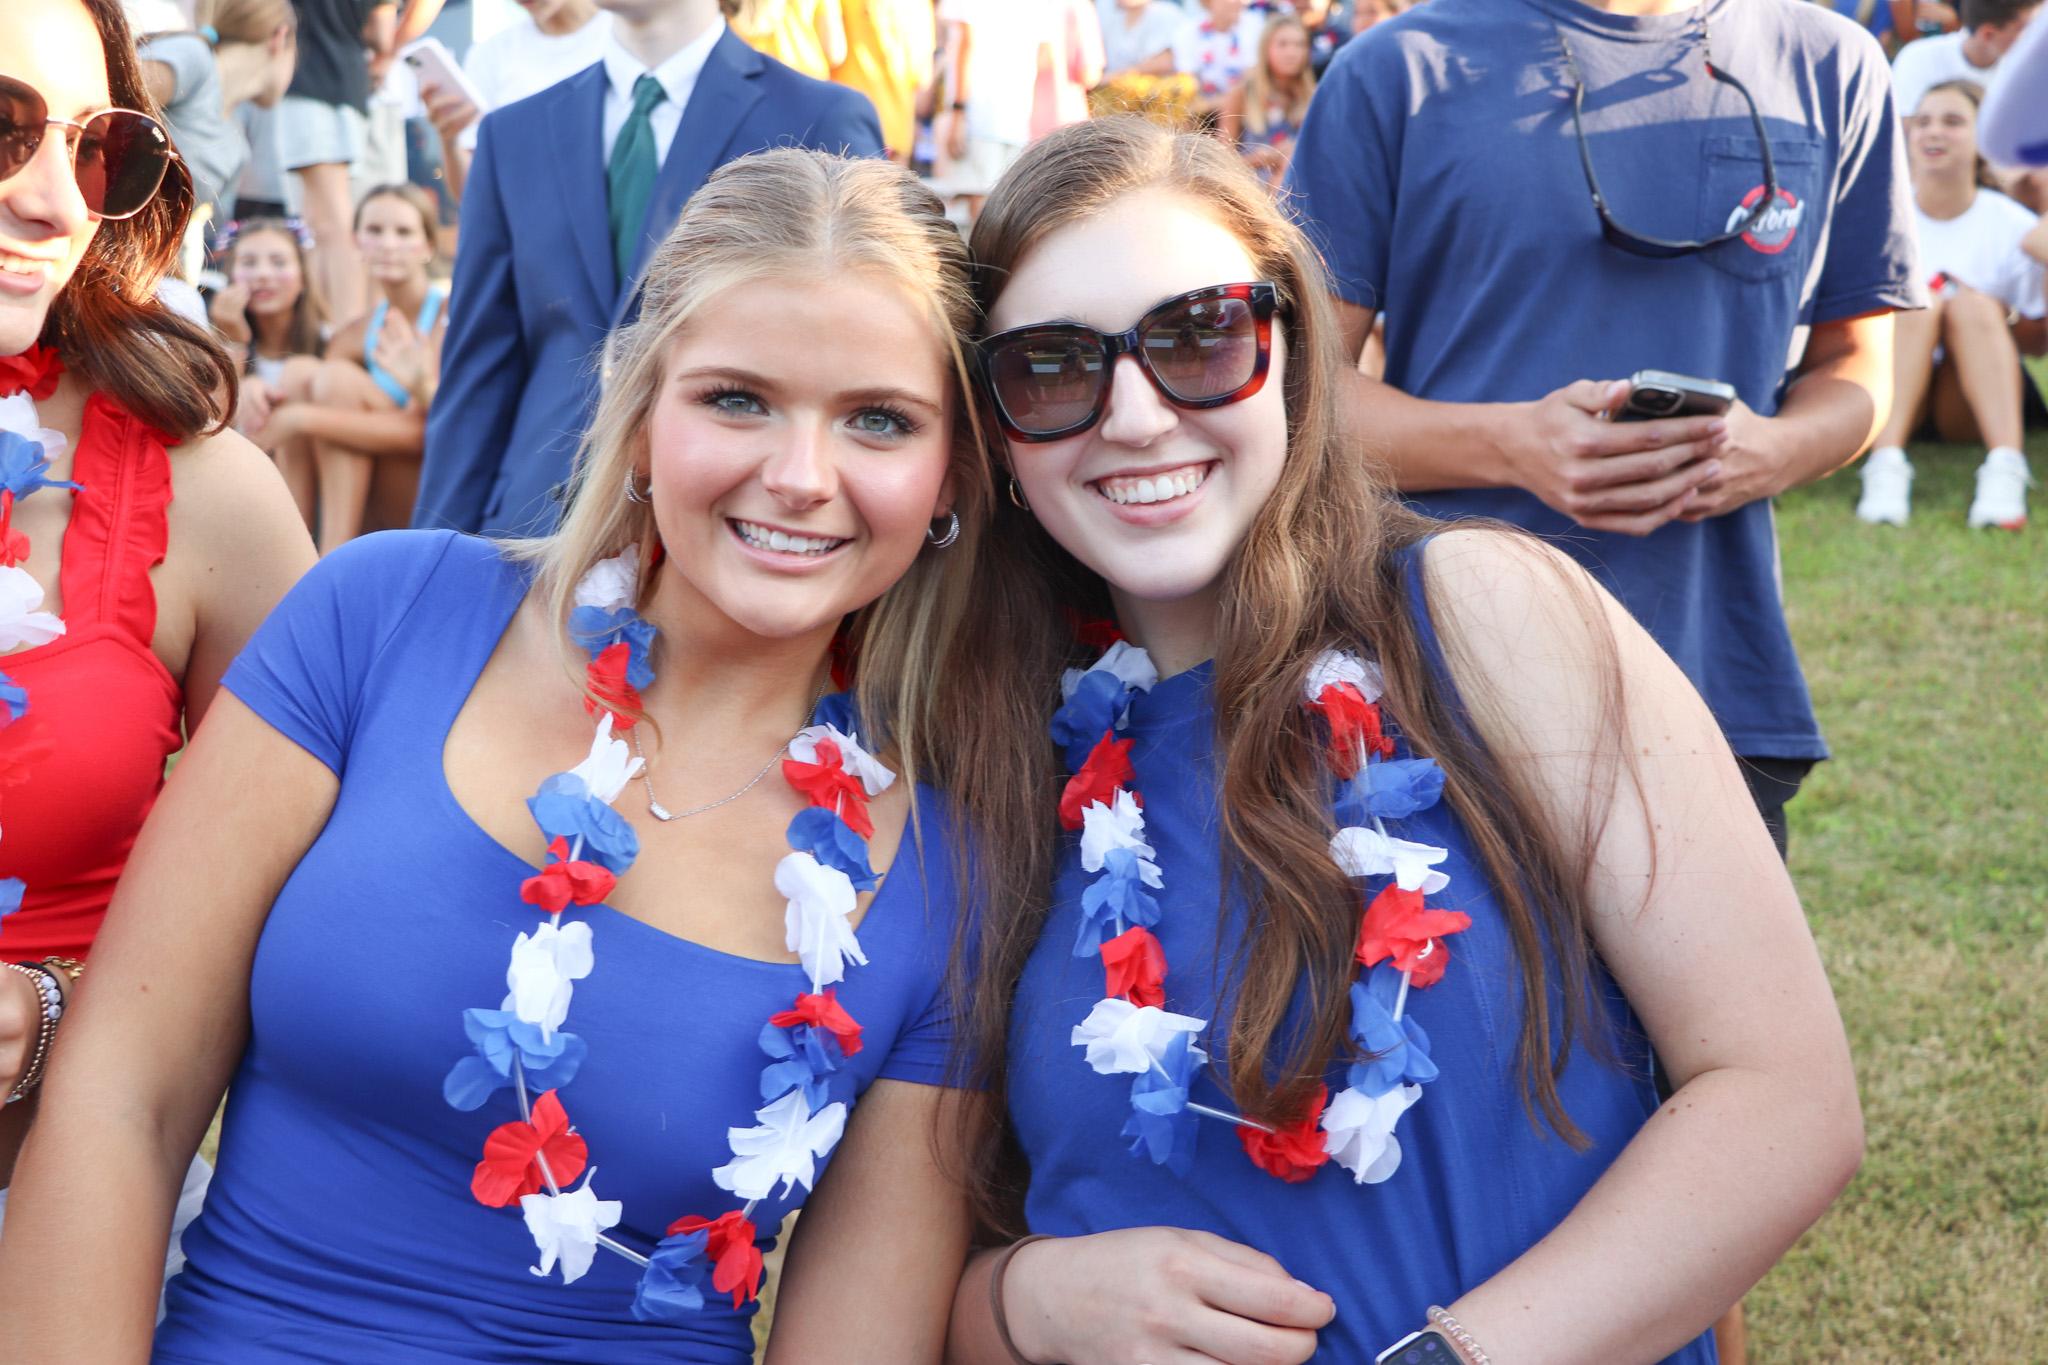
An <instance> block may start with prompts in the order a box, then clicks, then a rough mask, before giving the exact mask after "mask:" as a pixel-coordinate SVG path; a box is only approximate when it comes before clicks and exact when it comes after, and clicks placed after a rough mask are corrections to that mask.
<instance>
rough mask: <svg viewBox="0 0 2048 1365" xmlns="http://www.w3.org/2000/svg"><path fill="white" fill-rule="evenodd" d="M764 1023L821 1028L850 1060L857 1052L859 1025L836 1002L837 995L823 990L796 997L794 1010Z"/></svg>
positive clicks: (779, 1026)
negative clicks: (816, 993)
mask: <svg viewBox="0 0 2048 1365" xmlns="http://www.w3.org/2000/svg"><path fill="white" fill-rule="evenodd" d="M768 1022H769V1023H771V1024H773V1025H775V1027H777V1028H795V1027H796V1026H797V1025H798V1024H809V1025H810V1026H811V1027H812V1028H821V1029H824V1030H825V1031H826V1032H827V1033H830V1034H831V1035H832V1036H834V1037H835V1038H837V1039H838V1040H839V1051H840V1052H841V1053H842V1054H844V1055H845V1056H848V1057H851V1056H852V1055H853V1054H854V1053H856V1052H858V1051H860V1025H859V1024H857V1023H855V1022H854V1019H853V1016H852V1015H850V1014H848V1013H847V1012H846V1007H845V1006H844V1005H842V1004H840V1003H839V999H838V997H837V995H835V994H834V993H833V992H832V991H829V990H828V991H826V992H825V993H824V994H823V995H799V996H798V997H797V998H796V1007H795V1008H794V1009H786V1010H784V1011H782V1013H780V1014H771V1015H769V1016H768Z"/></svg>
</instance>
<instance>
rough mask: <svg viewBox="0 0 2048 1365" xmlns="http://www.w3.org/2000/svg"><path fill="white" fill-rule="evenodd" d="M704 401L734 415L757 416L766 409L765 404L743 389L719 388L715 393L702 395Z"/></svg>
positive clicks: (720, 410) (709, 405) (762, 413)
mask: <svg viewBox="0 0 2048 1365" xmlns="http://www.w3.org/2000/svg"><path fill="white" fill-rule="evenodd" d="M704 403H705V405H706V406H708V407H712V408H715V409H717V410H718V411H719V412H723V413H730V414H732V415H733V416H735V417H738V416H747V417H759V416H762V415H764V414H765V413H766V412H767V411H768V408H767V405H766V404H764V403H762V401H761V400H760V399H759V398H756V397H755V396H754V395H753V394H751V393H748V392H747V391H746V390H744V389H721V390H719V391H718V392H717V393H708V394H706V395H704Z"/></svg>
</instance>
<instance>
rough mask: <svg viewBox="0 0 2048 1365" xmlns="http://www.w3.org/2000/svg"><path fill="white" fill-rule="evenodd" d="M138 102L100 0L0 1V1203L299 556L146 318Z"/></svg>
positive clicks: (188, 365) (212, 348)
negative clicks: (130, 865) (168, 785)
mask: <svg viewBox="0 0 2048 1365" xmlns="http://www.w3.org/2000/svg"><path fill="white" fill-rule="evenodd" d="M149 107H150V101H149V98H148V96H147V94H146V93H145V92H144V90H143V86H142V77H141V74H140V72H139V71H138V69H137V66H136V61H135V56H134V43H133V40H132V38H131V37H130V35H129V32H128V27H127V22H126V20H125V19H124V18H123V17H122V12H121V8H120V6H119V4H117V3H116V2H115V0H83V3H81V0H18V3H14V4H10V5H8V6H6V7H5V8H4V9H0V484H4V488H0V830H4V831H5V835H4V838H0V915H4V916H5V918H4V920H0V959H4V961H5V962H6V963H8V964H15V965H8V966H0V1095H4V1096H5V1097H6V1098H7V1099H8V1101H9V1103H8V1105H7V1107H6V1108H5V1109H4V1110H0V1186H4V1185H5V1184H6V1183H7V1180H8V1177H9V1174H10V1173H11V1171H12V1168H13V1165H14V1156H15V1152H16V1150H17V1149H18V1147H19V1146H20V1143H21V1140H22V1135H23V1133H24V1132H25V1131H26V1129H27V1127H28V1124H29V1120H30V1118H31V1116H32V1114H33V1111H34V1109H35V1104H34V1096H35V1095H36V1093H37V1087H38V1081H39V1080H40V1078H41V1076H42V1075H43V1072H44V1069H45V1067H46V1066H47V1064H48V1061H49V1056H50V1047H51V1045H52V1043H53V1042H54V1040H55V1039H56V1037H57V1036H58V1035H59V1034H60V1033H61V1031H62V1030H61V1028H60V1026H59V1021H60V1020H61V1018H62V1014H63V1010H64V1008H65V1007H66V1005H67V1004H68V1000H69V993H70V990H71V987H72V984H73V983H74V982H75V981H76V980H77V979H78V977H79V975H80V973H81V971H82V967H81V964H82V963H84V962H85V961H86V960H87V959H88V958H89V957H90V956H91V955H92V946H93V940H94V936H95V935H96V934H97V933H98V931H99V926H100V918H101V916H102V915H103V914H104V913H105V911H106V908H107V902H108V900H109V899H110V898H111V897H112V895H113V892H114V883H115V880H116V879H117V878H118V877H119V876H120V875H121V870H122V867H123V866H124V865H125V864H126V862H127V861H128V856H129V849H130V846H131V845H132V844H133V842H134V840H135V835H136V831H137V830H138V829H139V828H140V827H141V825H142V819H143V816H144V815H146V814H147V813H148V811H149V808H150V805H151V803H152V802H153V801H154V800H155V799H156V794H157V789H158V787H159V786H160V785H161V784H162V782H163V773H164V762H165V760H166V759H167V758H168V757H169V756H170V755H171V754H172V753H173V752H175V751H176V750H177V749H178V748H179V746H180V745H182V744H183V743H184V736H185V734H186V733H188V732H190V731H192V730H193V729H195V728H196V727H197V726H198V725H199V722H200V720H201V719H202V718H203V717H204V716H205V715H206V714H207V713H208V711H209V709H210V708H211V707H212V705H213V702H214V699H215V694H216V692H217V691H218V689H219V686H220V679H221V674H222V672H223V671H224V670H225V669H226V668H227V666H228V662H229V660H231V659H233V658H234V656H235V654H236V653H237V652H238V651H239V650H240V649H241V648H242V646H243V644H244V643H246V642H247V640H248V639H249V636H250V633H251V632H252V631H254V630H255V628H256V625H257V623H258V622H259V621H261V620H262V619H263V616H264V614H265V613H266V612H268V611H269V610H270V608H271V606H272V605H273V604H275V603H276V602H277V600H278V598H280V597H281V596H283V594H284V591H285V589H287V588H288V587H290V586H291V584H292V582H293V580H294V579H296V578H297V577H298V576H299V574H300V573H302V572H304V570H305V568H306V566H307V565H308V564H310V563H311V562H312V546H311V545H310V544H308V542H307V540H306V533H305V531H304V530H303V529H302V528H301V527H300V526H299V524H298V518H297V517H296V516H295V515H293V513H292V509H291V500H290V499H289V498H288V497H287V496H286V495H285V492H284V488H283V486H282V485H281V484H279V482H278V480H277V476H276V474H275V473H273V472H272V471H271V470H270V468H269V467H268V466H269V461H267V460H265V459H264V458H263V455H262V452H260V451H258V450H257V449H255V448H254V447H253V446H251V445H250V444H249V443H248V442H247V441H244V440H243V439H242V438H241V437H239V436H236V435H233V434H232V433H226V432H222V431H221V428H222V426H223V425H224V423H225V421H226V419H227V412H228V403H229V402H230V401H231V396H232V394H233V393H234V381H235V374H234V369H233V367H232V366H231V365H230V364H229V362H228V359H227V357H226V356H225V355H223V354H222V352H221V350H220V347H219V346H218V344H216V343H215V342H214V341H213V340H212V338H210V337H209V336H207V335H206V334H205V333H204V332H202V331H201V330H200V329H198V328H196V327H193V326H192V325H190V324H189V323H186V322H185V321H183V320H182V319H180V318H177V317H175V316H173V315H172V314H170V313H169V312H167V311H166V310H165V309H163V308H162V307H161V306H160V305H158V304H157V303H156V302H155V301H154V300H155V298H156V288H155V286H156V284H157V281H158V280H159V279H161V278H162V277H163V275H164V273H165V272H166V271H167V270H168V269H169V268H170V266H171V264H172V263H173V262H174V261H175V260H176V257H177V251H178V243H179V240H180V238H181V235H182V234H183V231H184V227H185V220H186V215H187V214H188V212H189V211H190V210H191V207H192V183H191V177H190V176H189V175H188V174H187V172H186V170H185V167H184V166H183V164H182V163H180V162H178V161H177V160H175V159H174V158H173V157H171V156H170V155H169V149H170V143H169V139H168V138H167V137H166V136H165V134H164V132H163V130H162V128H161V126H160V125H159V124H158V123H157V122H156V121H155V119H154V118H153V117H152V116H151V115H150V114H149V113H148V112H146V111H147V110H148V109H149ZM37 963H41V964H43V965H41V966H36V965H33V964H37ZM24 964H27V965H24ZM187 1160H189V1155H188V1157H187V1159H186V1160H181V1161H179V1162H178V1164H177V1167H176V1170H175V1171H174V1172H172V1173H171V1189H172V1192H173V1193H175V1192H176V1188H177V1183H178V1179H179V1178H180V1177H182V1176H183V1174H184V1173H185V1171H186V1169H187ZM199 1174H203V1167H202V1168H199ZM195 1178H196V1177H195ZM10 1349H11V1348H10Z"/></svg>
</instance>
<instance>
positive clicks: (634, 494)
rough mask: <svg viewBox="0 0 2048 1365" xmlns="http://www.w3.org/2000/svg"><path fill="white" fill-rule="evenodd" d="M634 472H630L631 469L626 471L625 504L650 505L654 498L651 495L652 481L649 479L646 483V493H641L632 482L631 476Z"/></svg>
mask: <svg viewBox="0 0 2048 1365" xmlns="http://www.w3.org/2000/svg"><path fill="white" fill-rule="evenodd" d="M635 472H637V471H635V470H632V469H628V470H627V471H626V501H627V502H637V503H650V502H653V501H654V497H653V494H654V480H653V479H651V478H650V479H649V480H648V481H647V491H646V492H642V491H641V490H640V488H639V487H638V485H636V484H635V483H634V482H633V475H634V474H635Z"/></svg>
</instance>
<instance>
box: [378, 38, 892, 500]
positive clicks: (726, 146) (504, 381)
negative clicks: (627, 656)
mask: <svg viewBox="0 0 2048 1365" xmlns="http://www.w3.org/2000/svg"><path fill="white" fill-rule="evenodd" d="M605 83H606V82H605V70H604V63H602V62H599V63H598V64H596V65H595V66H592V67H590V68H589V69H588V70H585V71H582V72H579V73H577V74H576V75H574V76H571V77H570V78H569V79H568V80H565V81H563V82H562V83H561V84H559V85H555V86H551V87H550V88H548V89H546V90H543V91H542V92H541V93H539V94H538V95H534V96H532V97H530V98H528V99H523V100H520V101H518V102H516V103H514V104H509V105H506V106H505V107H504V108H503V109H499V110H494V111H493V112H492V113H490V114H489V115H487V116H486V117H485V118H484V121H483V127H482V130H481V133H480V135H479V137H478V140H477V148H476V158H475V160H474V162H473V163H472V164H471V167H470V172H469V183H468V185H467V186H466V188H465V189H464V191H463V196H462V244H461V248H460V250H459V251H458V252H457V255H456V262H455V283H454V287H453V289H452V290H451V291H450V293H449V309H448V333H447V336H446V338H445V340H444V341H443V343H442V351H441V383H440V388H439V390H438V391H437V392H436V394H435V395H434V406H433V409H432V411H431V412H430V413H429V415H428V418H427V451H426V463H425V465H424V467H423V468H422V470H421V473H420V497H419V504H418V506H417V507H416V508H415V509H414V511H413V525H415V526H422V527H453V528H455V529H457V530H462V531H481V532H485V533H496V534H518V535H525V534H535V533H541V532H546V531H548V530H551V529H553V527H554V524H555V520H556V518H557V517H558V516H559V514H560V511H561V508H560V506H559V505H558V503H557V502H556V501H555V500H554V499H553V498H552V497H550V491H551V490H552V489H553V488H554V487H555V486H556V485H557V484H559V483H561V482H562V481H563V480H565V479H566V478H568V476H569V466H570V463H571V461H572V460H573V459H574V457H575V454H576V446H577V442H578V440H579V439H580V438H581V437H582V434H583V429H584V427H585V425H586V424H587V422H588V421H589V418H590V414H591V411H592V409H593V408H594V407H595V405H596V401H597V362H598V353H599V351H600V349H601V348H602V346H603V344H604V339H605V336H606V334H607V333H608V332H609V331H610V330H611V329H612V328H613V327H616V326H618V325H619V324H621V323H623V322H627V321H630V320H631V319H632V316H633V314H634V311H635V310H636V309H637V308H638V306H639V280H640V277H641V275H642V274H643V273H644V272H645V271H646V269H647V261H648V258H649V257H650V256H652V255H653V254H654V249H655V248H656V247H657V246H659V245H660V243H661V239H662V238H663V237H665V236H666V235H667V234H668V230H669V228H670V227H672V226H673V225H674V223H675V220H676V215H677V214H679V213H680V212H682V208H683V204H684V202H685V201H686V200H688V199H689V197H690V196H691V195H692V194H693V193H695V192H696V190H697V187H698V186H699V185H701V184H703V183H704V178H705V177H706V176H707V175H709V174H710V173H711V172H712V171H713V170H714V169H716V168H717V167H719V166H721V165H723V164H724V163H726V162H728V161H731V160H733V159H734V158H736V157H741V156H745V155H746V154H747V153H749V152H757V151H761V150H763V149H765V148H769V147H781V146H801V147H815V148H818V149H819V150H822V151H831V152H847V153H851V154H853V155H857V156H880V155H882V152H883V146H884V144H883V140H882V129H881V125H880V123H879V122H878V121H877V120H876V118H875V110H874V106H873V105H872V104H870V103H868V99H867V96H865V95H862V94H860V93H859V92H858V91H854V90H849V89H847V88H845V87H844V86H838V85H831V84H828V83H826V82H824V81H816V80H812V79H811V78H810V77H808V76H804V75H800V74H798V73H797V72H795V71H792V70H790V69H789V68H788V67H786V66H784V65H782V64H781V63H780V62H777V61H775V60H773V59H772V58H769V57H764V56H762V55H761V54H760V53H758V52H756V51H755V50H754V49H753V48H751V47H748V46H747V45H746V44H745V43H744V42H742V41H741V40H740V39H739V38H737V37H735V36H734V35H733V33H732V31H731V30H730V29H728V30H727V31H726V32H725V34H724V35H723V36H721V37H720V38H719V40H718V42H717V44H716V45H715V46H714V47H713V48H712V49H711V54H710V56H709V58H707V59H706V61H705V63H704V69H703V71H702V72H701V73H699V75H698V77H697V84H696V87H695V89H694V90H692V92H691V94H690V102H689V103H688V104H687V105H685V106H684V108H683V116H682V122H681V124H680V125H679V126H678V127H677V129H676V136H675V141H674V142H673V143H672V144H671V145H670V147H669V151H668V156H667V158H666V159H664V160H663V162H662V165H661V177H660V179H659V180H658V181H657V182H656V184H655V189H654V198H653V200H652V201H651V202H650V203H649V204H648V207H647V221H646V225H645V227H644V228H643V229H642V231H641V234H640V245H639V247H638V249H636V250H635V252H634V253H633V267H632V271H631V275H630V281H631V282H630V284H629V285H623V286H622V284H621V282H620V281H619V279H618V271H617V267H616V265H615V264H614V263H613V259H612V240H611V226H610V222H609V216H608V212H607V196H606V189H605V164H604V152H603V132H602V129H603V117H604V95H605Z"/></svg>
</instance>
